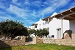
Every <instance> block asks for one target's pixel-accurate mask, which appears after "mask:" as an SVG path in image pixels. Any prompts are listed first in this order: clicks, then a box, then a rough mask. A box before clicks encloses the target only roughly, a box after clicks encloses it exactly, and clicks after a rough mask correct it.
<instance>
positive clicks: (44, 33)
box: [28, 29, 49, 37]
mask: <svg viewBox="0 0 75 50" xmlns="http://www.w3.org/2000/svg"><path fill="white" fill-rule="evenodd" d="M28 33H29V34H33V33H35V35H37V36H40V37H42V36H47V35H48V34H49V31H48V30H47V29H40V30H34V29H30V30H28Z"/></svg>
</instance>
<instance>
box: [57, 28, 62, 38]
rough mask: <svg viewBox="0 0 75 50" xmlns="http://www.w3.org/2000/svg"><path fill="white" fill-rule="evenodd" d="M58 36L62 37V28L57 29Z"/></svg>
mask: <svg viewBox="0 0 75 50" xmlns="http://www.w3.org/2000/svg"><path fill="white" fill-rule="evenodd" d="M57 38H58V39H60V38H61V28H58V29H57Z"/></svg>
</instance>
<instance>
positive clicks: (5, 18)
mask: <svg viewBox="0 0 75 50" xmlns="http://www.w3.org/2000/svg"><path fill="white" fill-rule="evenodd" d="M7 19H12V20H14V18H13V17H11V16H9V15H8V16H0V20H7Z"/></svg>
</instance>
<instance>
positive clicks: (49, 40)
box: [43, 34, 75, 46]
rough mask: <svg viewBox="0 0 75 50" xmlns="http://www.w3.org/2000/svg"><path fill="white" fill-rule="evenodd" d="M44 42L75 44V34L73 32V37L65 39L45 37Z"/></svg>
mask: <svg viewBox="0 0 75 50" xmlns="http://www.w3.org/2000/svg"><path fill="white" fill-rule="evenodd" d="M43 43H48V44H58V45H67V46H75V34H72V39H71V38H69V36H68V35H67V37H65V38H64V39H49V38H44V39H43Z"/></svg>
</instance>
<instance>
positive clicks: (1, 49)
mask: <svg viewBox="0 0 75 50" xmlns="http://www.w3.org/2000/svg"><path fill="white" fill-rule="evenodd" d="M0 50H12V49H11V46H9V45H8V44H6V43H4V42H3V41H1V40H0Z"/></svg>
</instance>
